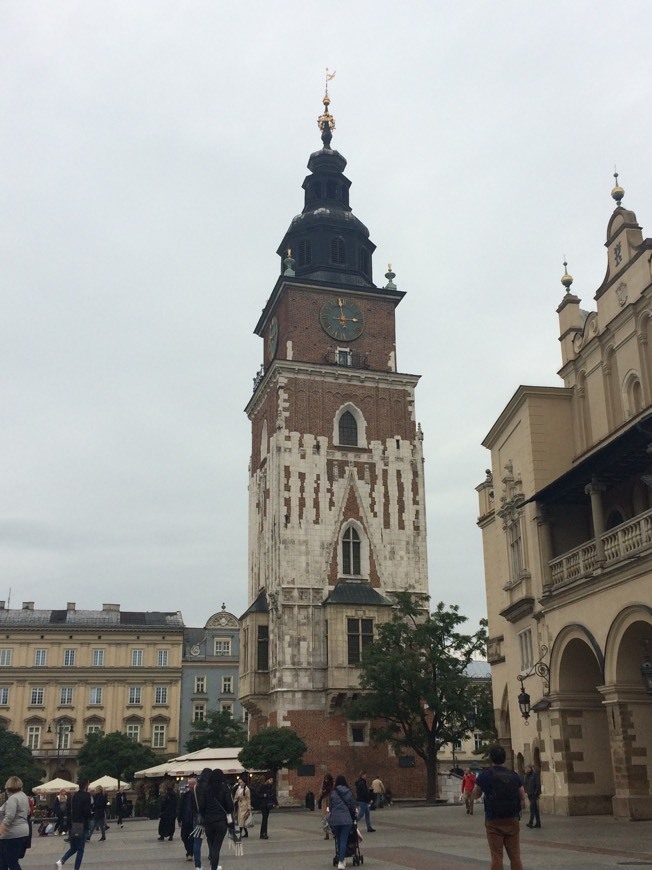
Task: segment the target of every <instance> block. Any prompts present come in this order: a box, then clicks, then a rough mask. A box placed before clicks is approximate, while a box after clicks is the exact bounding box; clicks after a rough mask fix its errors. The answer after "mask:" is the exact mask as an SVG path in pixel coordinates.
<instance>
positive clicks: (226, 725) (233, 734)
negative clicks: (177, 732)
mask: <svg viewBox="0 0 652 870" xmlns="http://www.w3.org/2000/svg"><path fill="white" fill-rule="evenodd" d="M192 730H193V731H195V732H199V733H195V734H193V736H192V737H191V738H190V740H188V742H187V743H186V750H187V751H188V752H196V751H197V750H198V749H206V748H208V747H215V748H220V747H224V746H243V745H244V743H245V741H246V739H247V732H246V731H245V730H244V728H243V727H242V726H241V725H240V723H239V722H236V721H235V719H234V718H233V716H232V715H231V711H230V710H211V711H210V712H209V713H208V714H207V715H206V718H205V719H203V720H200V721H194V722H193V723H192Z"/></svg>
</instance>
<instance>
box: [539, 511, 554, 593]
mask: <svg viewBox="0 0 652 870" xmlns="http://www.w3.org/2000/svg"><path fill="white" fill-rule="evenodd" d="M536 521H537V526H538V528H539V550H540V553H541V576H542V581H543V594H544V595H549V594H550V592H551V590H552V570H551V568H550V561H551V559H552V532H551V529H550V520H549V519H548V516H547V514H546V509H545V507H544V506H543V505H539V511H538V513H537V516H536Z"/></svg>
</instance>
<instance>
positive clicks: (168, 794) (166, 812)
mask: <svg viewBox="0 0 652 870" xmlns="http://www.w3.org/2000/svg"><path fill="white" fill-rule="evenodd" d="M176 818H177V798H176V795H175V793H174V788H173V787H172V786H171V785H169V786H168V787H167V788H166V789H165V796H164V797H163V800H162V801H161V809H160V812H159V822H158V838H159V840H165V839H166V837H167V839H168V840H170V841H172V838H173V837H174V825H175V822H176Z"/></svg>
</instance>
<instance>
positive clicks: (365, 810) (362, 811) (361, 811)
mask: <svg viewBox="0 0 652 870" xmlns="http://www.w3.org/2000/svg"><path fill="white" fill-rule="evenodd" d="M355 799H356V800H357V802H358V818H361V817H362V815H364V820H365V824H366V826H367V830H368V831H369V833H371V834H373V832H374V831H375V830H376V829H375V828H372V827H371V817H370V815H369V804H370V803H371V792H370V791H369V786H368V785H367V771H366V770H363V771H362V773H361V774H360V776H359V777H358V779H356V781H355Z"/></svg>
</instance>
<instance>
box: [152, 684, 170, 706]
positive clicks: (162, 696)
mask: <svg viewBox="0 0 652 870" xmlns="http://www.w3.org/2000/svg"><path fill="white" fill-rule="evenodd" d="M167 702H168V689H167V686H157V687H156V688H155V689H154V703H155V704H167Z"/></svg>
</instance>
